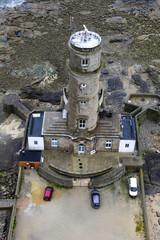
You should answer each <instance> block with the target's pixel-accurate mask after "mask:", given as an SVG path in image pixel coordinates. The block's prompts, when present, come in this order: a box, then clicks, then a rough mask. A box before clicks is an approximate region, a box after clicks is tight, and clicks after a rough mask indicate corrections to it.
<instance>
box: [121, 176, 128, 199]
mask: <svg viewBox="0 0 160 240" xmlns="http://www.w3.org/2000/svg"><path fill="white" fill-rule="evenodd" d="M120 185H121V190H122V194H123V196H124V198H125V200H126V202H127V203H128V201H129V194H128V183H127V179H126V178H122V180H121V183H120Z"/></svg>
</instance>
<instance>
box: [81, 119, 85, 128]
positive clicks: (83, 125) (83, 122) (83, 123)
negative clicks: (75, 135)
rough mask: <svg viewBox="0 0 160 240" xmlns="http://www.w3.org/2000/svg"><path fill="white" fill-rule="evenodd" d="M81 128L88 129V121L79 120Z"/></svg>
mask: <svg viewBox="0 0 160 240" xmlns="http://www.w3.org/2000/svg"><path fill="white" fill-rule="evenodd" d="M79 128H80V129H85V128H86V120H82V119H81V120H79Z"/></svg>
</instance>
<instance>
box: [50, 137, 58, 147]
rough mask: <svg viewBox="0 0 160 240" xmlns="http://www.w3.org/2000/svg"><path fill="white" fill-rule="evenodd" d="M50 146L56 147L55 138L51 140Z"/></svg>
mask: <svg viewBox="0 0 160 240" xmlns="http://www.w3.org/2000/svg"><path fill="white" fill-rule="evenodd" d="M51 146H52V147H58V140H57V138H53V139H52V140H51Z"/></svg>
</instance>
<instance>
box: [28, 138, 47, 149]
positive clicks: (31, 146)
mask: <svg viewBox="0 0 160 240" xmlns="http://www.w3.org/2000/svg"><path fill="white" fill-rule="evenodd" d="M35 141H37V144H35ZM28 149H29V150H44V139H43V137H28Z"/></svg>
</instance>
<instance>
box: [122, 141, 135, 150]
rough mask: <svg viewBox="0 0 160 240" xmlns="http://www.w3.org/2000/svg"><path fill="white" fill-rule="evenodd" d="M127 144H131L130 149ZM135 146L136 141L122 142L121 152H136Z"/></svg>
mask: <svg viewBox="0 0 160 240" xmlns="http://www.w3.org/2000/svg"><path fill="white" fill-rule="evenodd" d="M126 144H129V147H126ZM135 144H136V141H135V140H120V143H119V152H134V149H135Z"/></svg>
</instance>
